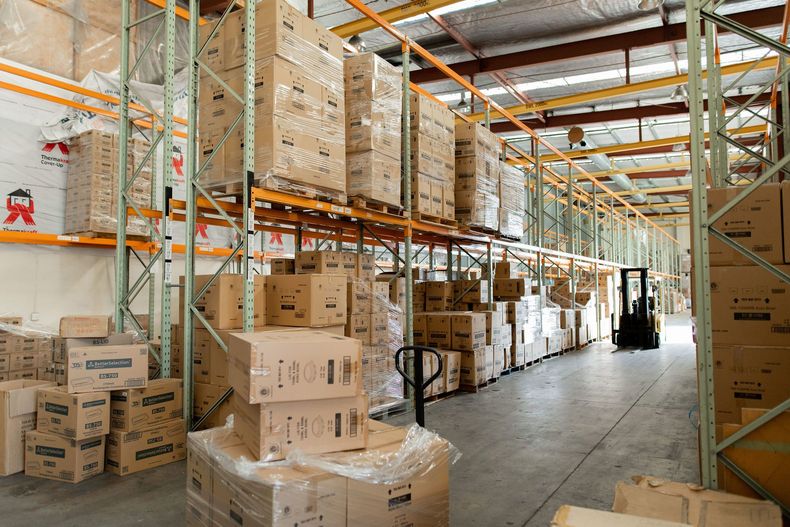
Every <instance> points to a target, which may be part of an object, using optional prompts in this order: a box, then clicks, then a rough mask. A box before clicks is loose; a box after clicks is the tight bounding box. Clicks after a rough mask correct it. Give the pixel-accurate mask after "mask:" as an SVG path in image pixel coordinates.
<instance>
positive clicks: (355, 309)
mask: <svg viewBox="0 0 790 527" xmlns="http://www.w3.org/2000/svg"><path fill="white" fill-rule="evenodd" d="M346 311H347V312H348V314H349V315H364V314H365V313H370V312H371V283H370V282H368V281H366V280H360V279H354V280H349V281H348V284H347V285H346Z"/></svg>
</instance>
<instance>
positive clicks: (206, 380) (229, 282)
mask: <svg viewBox="0 0 790 527" xmlns="http://www.w3.org/2000/svg"><path fill="white" fill-rule="evenodd" d="M212 277H213V275H197V276H195V278H194V287H195V289H196V290H198V291H199V290H200V289H202V288H203V287H204V286H205V285H206V283H208V281H209V280H210V279H211V278H212ZM266 279H267V277H266V276H262V275H256V276H255V278H254V282H253V298H254V309H253V325H254V326H255V327H260V326H263V325H264V324H266V305H267V302H266ZM183 283H184V277H183V276H182V277H181V284H183ZM243 300H244V279H243V277H242V275H240V274H221V275H219V276H218V277H217V278H216V279H215V280H214V282H212V284H211V285H210V286H209V288H208V289H207V290H206V293H205V294H204V295H203V296H202V297H201V298H199V299H198V300H197V301H196V307H197V309H198V311H199V312H200V314H201V315H202V316H203V318H205V320H206V321H207V322H208V323H209V324H210V325H211V328H212V329H213V330H214V332H215V333H216V334H217V335H218V336H219V337H220V339H221V340H222V341H223V342H224V343H225V345H226V346H227V344H228V341H229V338H230V334H231V333H233V332H235V331H241V329H242V328H243V327H244V314H243ZM179 304H180V305H179V312H181V313H183V312H184V311H183V310H184V296H183V295H182V296H181V297H180V299H179ZM171 335H172V336H173V343H172V348H171V375H172V376H173V377H176V378H180V377H181V375H182V374H181V371H182V367H183V365H182V360H183V359H182V356H183V354H182V348H181V331H180V330H179V329H178V327H177V326H174V329H173V331H171ZM192 379H193V382H194V385H193V386H194V397H193V401H194V404H193V412H194V415H196V416H203V415H204V414H205V413H206V411H207V410H208V409H209V408H211V407H212V406H213V405H214V403H215V402H216V401H217V399H219V398H220V397H221V396H222V395H223V394H224V393H225V392H226V391H227V390H228V388H229V387H230V384H229V383H228V357H227V354H226V353H225V350H224V349H222V347H221V346H220V345H219V344H218V343H217V341H216V340H214V337H213V336H212V335H211V333H209V331H208V329H206V328H205V327H203V324H202V323H201V322H200V321H199V320H198V319H196V320H195V332H194V336H193V340H192ZM230 413H231V411H230V404H229V403H227V402H226V403H224V404H223V405H222V406H220V408H219V409H218V410H217V411H215V412H214V413H212V414H211V416H209V418H208V419H207V420H206V424H205V426H208V427H211V426H218V425H221V424H223V423H224V422H225V419H226V418H227V416H228V415H229V414H230Z"/></svg>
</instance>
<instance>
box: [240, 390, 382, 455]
mask: <svg viewBox="0 0 790 527" xmlns="http://www.w3.org/2000/svg"><path fill="white" fill-rule="evenodd" d="M232 404H233V408H234V416H235V420H234V424H233V428H234V430H235V431H236V433H237V434H238V435H239V437H241V439H242V440H243V441H244V444H245V445H246V446H247V448H249V449H250V451H251V452H252V454H253V455H254V456H255V457H256V458H258V459H260V460H261V461H277V460H280V459H285V457H286V456H287V455H288V454H289V453H290V452H291V451H292V450H295V449H299V450H301V451H302V452H305V453H308V454H317V453H322V452H339V451H343V450H354V449H357V448H365V445H366V440H367V434H368V417H367V416H368V396H367V394H362V395H354V396H352V397H342V398H337V399H320V400H311V401H293V402H278V403H275V402H272V403H264V404H249V403H247V402H246V400H245V399H244V398H243V397H241V396H240V395H239V394H238V393H236V392H234V394H233V403H232Z"/></svg>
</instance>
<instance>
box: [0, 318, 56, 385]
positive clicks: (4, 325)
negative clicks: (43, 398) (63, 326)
mask: <svg viewBox="0 0 790 527" xmlns="http://www.w3.org/2000/svg"><path fill="white" fill-rule="evenodd" d="M52 346H53V335H52V334H50V333H49V332H46V331H42V330H41V329H37V328H34V327H31V326H28V325H27V324H24V323H23V321H22V318H21V317H0V382H4V381H14V380H36V379H38V380H46V381H54V380H55V379H54V365H53V355H52Z"/></svg>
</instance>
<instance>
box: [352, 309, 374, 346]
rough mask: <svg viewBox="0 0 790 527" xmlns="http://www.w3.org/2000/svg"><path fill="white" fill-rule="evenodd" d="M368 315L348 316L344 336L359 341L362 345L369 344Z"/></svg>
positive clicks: (369, 326) (369, 327) (369, 322)
mask: <svg viewBox="0 0 790 527" xmlns="http://www.w3.org/2000/svg"><path fill="white" fill-rule="evenodd" d="M370 324H371V321H370V315H367V314H365V315H349V316H348V322H347V323H346V336H347V337H351V338H354V339H357V340H359V341H360V342H361V343H362V344H363V345H365V346H369V345H370V343H371V325H370Z"/></svg>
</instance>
